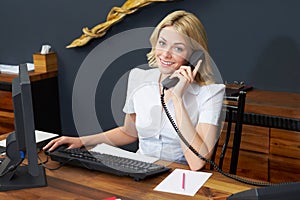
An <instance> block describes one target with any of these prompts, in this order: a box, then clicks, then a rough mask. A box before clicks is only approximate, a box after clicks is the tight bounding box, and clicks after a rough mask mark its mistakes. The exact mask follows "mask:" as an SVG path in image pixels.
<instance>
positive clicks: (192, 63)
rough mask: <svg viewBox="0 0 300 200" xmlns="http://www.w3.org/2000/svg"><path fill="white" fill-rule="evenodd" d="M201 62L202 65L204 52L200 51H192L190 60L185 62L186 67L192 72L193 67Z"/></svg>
mask: <svg viewBox="0 0 300 200" xmlns="http://www.w3.org/2000/svg"><path fill="white" fill-rule="evenodd" d="M200 59H201V60H202V63H203V62H204V52H203V51H202V50H197V51H194V52H193V54H192V55H191V57H190V59H189V60H188V61H187V62H188V63H187V65H189V66H191V68H192V70H194V68H195V66H196V65H197V63H198V61H199V60H200Z"/></svg>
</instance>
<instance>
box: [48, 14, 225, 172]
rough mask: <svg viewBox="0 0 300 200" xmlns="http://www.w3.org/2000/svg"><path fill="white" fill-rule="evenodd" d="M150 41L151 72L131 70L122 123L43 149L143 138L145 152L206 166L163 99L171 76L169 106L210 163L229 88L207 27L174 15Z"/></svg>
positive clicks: (118, 143) (54, 142) (141, 146)
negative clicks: (199, 54)
mask: <svg viewBox="0 0 300 200" xmlns="http://www.w3.org/2000/svg"><path fill="white" fill-rule="evenodd" d="M150 42H151V45H152V50H151V51H150V53H148V54H147V57H148V63H149V65H150V66H151V67H153V69H150V70H142V69H133V70H132V71H131V72H130V75H129V79H128V89H127V98H126V102H125V106H124V108H123V111H124V112H125V113H126V116H125V120H124V125H123V126H121V127H117V128H114V129H112V130H109V131H106V132H103V133H99V134H95V135H89V136H83V137H66V136H63V137H60V138H57V139H54V140H52V141H51V142H49V143H48V144H47V145H46V146H45V147H44V149H48V150H49V151H52V150H54V149H55V148H57V147H58V146H60V145H62V144H67V145H69V148H78V147H82V146H88V145H95V144H99V143H107V144H111V145H115V146H122V145H126V144H130V143H132V142H134V141H137V140H139V150H138V152H139V153H141V154H145V155H149V156H153V157H157V158H159V159H163V160H170V161H175V162H181V163H188V165H189V167H190V169H191V170H199V169H201V168H202V167H203V166H204V165H205V162H204V161H202V160H201V159H200V158H199V157H197V156H196V155H195V154H194V153H193V152H192V151H190V150H189V149H188V148H187V146H186V145H185V144H184V143H182V142H181V140H180V139H179V137H178V135H177V133H176V131H175V130H174V128H173V127H172V125H171V123H170V121H169V120H168V119H167V117H166V114H165V113H164V110H163V109H162V105H161V101H160V96H161V93H162V85H161V82H162V81H163V80H164V79H165V78H166V77H168V76H170V75H171V78H174V77H177V78H178V79H179V82H178V83H177V84H176V85H175V86H174V87H172V88H170V89H169V90H166V91H165V102H166V105H167V107H168V108H169V110H170V113H171V115H172V116H173V117H174V120H175V122H176V124H177V126H178V128H179V130H180V131H181V133H182V135H183V136H184V137H185V139H186V140H187V141H188V142H189V143H190V144H191V145H192V146H193V148H194V149H196V150H197V151H198V152H199V153H200V154H201V155H202V156H204V157H205V158H208V159H209V158H210V157H211V154H212V150H213V147H214V144H215V141H216V137H217V136H218V132H219V130H220V124H219V119H220V116H221V108H222V103H223V96H224V91H225V87H224V85H223V84H216V83H215V80H214V74H213V69H212V67H211V65H212V63H211V61H210V59H208V58H209V56H208V53H207V51H208V45H207V37H206V33H205V30H204V27H203V25H202V24H201V22H200V21H199V19H198V18H197V17H196V16H195V15H193V14H192V13H189V12H186V11H175V12H173V13H171V14H169V15H168V16H166V17H165V18H164V19H163V20H162V21H161V22H160V23H159V24H158V26H157V27H156V28H155V30H154V31H153V33H152V35H151V37H150ZM197 50H202V51H203V52H204V54H205V59H203V60H202V59H200V60H199V61H198V62H197V64H196V66H195V68H193V69H192V68H191V67H190V66H188V65H187V63H188V62H187V60H188V59H189V58H190V56H191V55H192V53H193V52H195V51H197Z"/></svg>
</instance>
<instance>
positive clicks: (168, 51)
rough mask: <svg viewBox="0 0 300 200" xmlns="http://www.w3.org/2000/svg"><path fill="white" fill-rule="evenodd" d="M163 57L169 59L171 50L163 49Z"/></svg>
mask: <svg viewBox="0 0 300 200" xmlns="http://www.w3.org/2000/svg"><path fill="white" fill-rule="evenodd" d="M162 54H163V56H164V57H165V58H170V57H172V53H171V50H170V49H165V50H163V53H162Z"/></svg>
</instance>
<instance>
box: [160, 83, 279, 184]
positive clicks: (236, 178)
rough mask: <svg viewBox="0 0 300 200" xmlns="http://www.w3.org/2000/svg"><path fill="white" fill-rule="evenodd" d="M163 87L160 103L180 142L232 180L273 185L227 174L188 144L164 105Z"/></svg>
mask: <svg viewBox="0 0 300 200" xmlns="http://www.w3.org/2000/svg"><path fill="white" fill-rule="evenodd" d="M165 89H166V88H165V87H163V90H162V94H161V104H162V106H163V108H164V110H165V113H166V115H167V117H168V119H169V121H170V122H171V124H172V126H173V128H174V129H175V131H176V133H177V134H178V136H179V138H180V139H181V140H182V142H183V143H184V144H185V145H186V146H187V147H188V148H189V149H190V150H191V151H192V152H193V153H194V154H195V155H196V156H198V157H199V158H200V159H201V160H203V161H205V162H206V163H209V164H211V165H212V166H213V167H214V168H215V169H216V170H217V172H219V173H221V174H222V175H224V176H227V177H229V178H232V179H234V180H237V181H239V182H242V183H246V184H249V185H255V186H271V185H273V184H272V183H268V182H257V181H251V180H247V179H244V178H241V177H238V176H236V175H233V174H229V173H226V172H224V171H223V170H222V169H220V167H219V166H218V165H217V164H216V163H215V162H214V161H212V160H209V159H207V158H205V157H203V156H202V155H201V154H199V153H198V151H196V150H195V149H194V147H193V146H191V145H190V144H189V142H188V141H187V140H186V139H185V138H184V136H183V135H182V133H181V132H180V130H179V128H178V127H177V125H176V123H175V121H174V119H173V118H172V116H171V114H170V112H169V110H168V108H167V106H166V103H165V100H164V97H165Z"/></svg>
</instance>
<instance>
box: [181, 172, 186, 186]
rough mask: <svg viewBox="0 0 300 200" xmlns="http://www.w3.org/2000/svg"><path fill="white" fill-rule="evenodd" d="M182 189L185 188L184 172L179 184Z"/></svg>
mask: <svg viewBox="0 0 300 200" xmlns="http://www.w3.org/2000/svg"><path fill="white" fill-rule="evenodd" d="M181 187H182V189H183V190H184V189H185V173H183V174H182V185H181Z"/></svg>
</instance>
